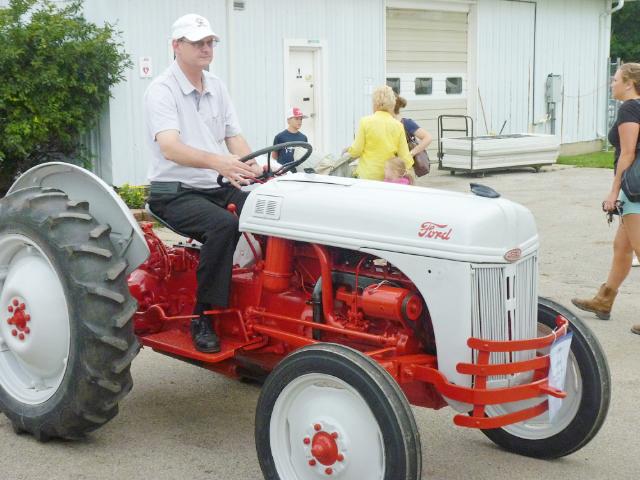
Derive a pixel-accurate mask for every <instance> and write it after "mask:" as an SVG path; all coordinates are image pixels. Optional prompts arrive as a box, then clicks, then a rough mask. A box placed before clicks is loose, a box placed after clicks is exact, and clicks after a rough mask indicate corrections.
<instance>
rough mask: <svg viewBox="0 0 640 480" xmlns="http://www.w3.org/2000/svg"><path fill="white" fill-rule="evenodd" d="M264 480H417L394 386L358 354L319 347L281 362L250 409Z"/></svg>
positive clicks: (410, 435) (406, 418)
mask: <svg viewBox="0 0 640 480" xmlns="http://www.w3.org/2000/svg"><path fill="white" fill-rule="evenodd" d="M255 440H256V448H257V452H258V460H259V462H260V467H261V468H262V473H263V474H264V477H265V479H268V480H286V479H292V478H296V479H299V480H311V479H317V478H332V477H333V476H335V477H336V478H338V477H339V478H341V479H344V480H362V479H367V480H392V479H393V480H417V479H419V478H420V470H421V449H420V437H419V434H418V430H417V427H416V424H415V420H414V417H413V413H412V412H411V408H410V406H409V403H408V402H407V399H406V398H405V396H404V394H403V393H402V391H401V390H400V388H399V387H398V385H397V383H396V382H395V381H394V380H393V378H392V377H391V376H390V375H389V373H387V372H386V371H385V370H384V369H383V368H382V367H380V366H379V365H378V364H377V363H375V362H374V361H373V360H371V359H370V358H368V357H366V356H364V355H363V354H361V353H360V352H358V351H356V350H353V349H350V348H347V347H344V346H341V345H335V344H329V343H319V344H316V345H312V346H309V347H305V348H302V349H300V350H297V351H296V352H294V353H292V354H291V355H289V356H288V357H287V358H285V359H284V360H283V361H282V362H281V363H280V364H279V365H278V366H277V367H276V369H275V370H274V371H273V372H272V373H271V375H270V376H269V377H268V378H267V381H266V382H265V384H264V386H263V388H262V393H261V395H260V399H259V400H258V406H257V409H256V433H255Z"/></svg>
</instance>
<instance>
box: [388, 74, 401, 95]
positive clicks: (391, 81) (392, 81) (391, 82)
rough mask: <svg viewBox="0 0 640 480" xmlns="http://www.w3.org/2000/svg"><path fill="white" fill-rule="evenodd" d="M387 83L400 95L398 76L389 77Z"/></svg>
mask: <svg viewBox="0 0 640 480" xmlns="http://www.w3.org/2000/svg"><path fill="white" fill-rule="evenodd" d="M387 85H388V86H390V87H391V88H392V89H393V91H394V92H396V94H397V95H400V79H399V78H397V77H395V78H394V77H392V78H387Z"/></svg>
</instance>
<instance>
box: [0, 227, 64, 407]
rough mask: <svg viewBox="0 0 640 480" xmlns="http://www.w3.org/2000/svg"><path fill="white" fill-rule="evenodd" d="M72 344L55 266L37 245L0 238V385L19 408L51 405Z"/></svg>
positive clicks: (10, 236)
mask: <svg viewBox="0 0 640 480" xmlns="http://www.w3.org/2000/svg"><path fill="white" fill-rule="evenodd" d="M16 304H17V305H16ZM69 344H70V333H69V309H68V307H67V302H66V298H65V295H64V289H63V287H62V282H61V281H60V278H59V276H58V274H57V273H56V270H55V269H54V267H53V265H52V264H51V262H50V261H49V259H48V258H47V256H46V255H45V254H44V252H43V251H42V249H41V248H40V247H39V246H38V245H37V244H36V243H35V242H34V241H33V240H31V239H29V238H27V237H25V236H23V235H18V234H7V235H4V236H2V237H0V386H2V388H3V389H4V390H5V391H6V392H7V393H8V394H9V395H11V396H12V397H13V398H14V399H15V400H17V401H18V402H21V403H26V404H31V405H37V404H40V403H43V402H45V401H47V400H48V399H49V398H51V397H52V396H53V394H54V393H55V392H56V391H57V390H58V387H60V384H61V383H62V379H63V378H64V374H65V371H66V367H67V359H68V357H69Z"/></svg>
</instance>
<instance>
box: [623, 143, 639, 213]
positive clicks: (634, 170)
mask: <svg viewBox="0 0 640 480" xmlns="http://www.w3.org/2000/svg"><path fill="white" fill-rule="evenodd" d="M622 191H623V192H624V194H625V195H626V196H627V198H628V199H629V200H630V201H632V202H640V153H638V156H637V157H636V159H635V160H634V161H633V163H632V164H631V165H630V166H629V168H627V169H626V170H625V171H624V173H623V174H622Z"/></svg>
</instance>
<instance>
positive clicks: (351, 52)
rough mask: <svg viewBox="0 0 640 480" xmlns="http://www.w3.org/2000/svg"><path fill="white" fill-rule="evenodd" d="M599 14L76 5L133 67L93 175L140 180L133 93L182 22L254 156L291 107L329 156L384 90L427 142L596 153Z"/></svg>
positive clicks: (297, 5) (351, 5) (495, 6)
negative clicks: (445, 137)
mask: <svg viewBox="0 0 640 480" xmlns="http://www.w3.org/2000/svg"><path fill="white" fill-rule="evenodd" d="M612 3H614V4H615V3H621V2H619V1H614V2H611V1H607V0H532V1H513V0H450V1H444V0H443V1H426V0H425V1H420V0H386V1H385V0H306V1H300V0H241V1H231V0H108V1H107V0H85V15H86V17H87V18H88V19H89V20H91V21H93V22H96V23H102V22H103V21H108V22H110V23H115V24H116V25H117V27H118V29H120V30H121V31H122V38H123V41H124V44H125V48H126V50H127V52H128V53H129V54H130V55H131V57H132V60H133V61H134V64H135V66H134V68H133V69H132V70H131V71H129V72H128V74H127V80H126V81H125V82H123V83H121V84H119V85H118V86H116V88H115V89H114V91H113V95H114V98H113V99H112V100H111V101H110V104H109V108H108V110H107V111H106V112H105V114H104V117H103V121H102V122H101V128H100V131H99V132H97V133H96V135H95V138H94V141H95V143H94V149H95V150H96V151H97V152H98V161H97V164H96V170H97V172H98V173H99V174H100V175H101V176H102V177H103V178H105V180H107V181H109V182H112V183H113V184H114V185H120V184H122V183H125V182H129V183H133V184H142V183H145V182H146V169H147V164H148V153H147V147H146V143H145V136H144V133H143V132H144V131H143V118H142V95H143V92H144V90H145V88H146V87H147V85H148V84H149V83H150V82H151V80H152V78H153V77H154V76H155V75H157V74H159V73H160V72H161V71H162V70H164V69H165V68H166V67H167V66H168V65H169V64H170V62H171V61H172V54H171V48H170V42H169V34H170V26H171V24H172V22H173V21H174V20H175V19H176V18H177V17H179V16H180V15H183V14H185V13H193V12H195V13H199V14H201V15H203V16H205V17H207V18H209V20H210V21H211V22H212V25H213V28H214V31H216V32H217V33H218V34H219V35H220V37H221V39H222V41H221V43H220V44H219V45H218V47H217V49H216V52H215V55H216V58H215V60H214V64H213V66H212V71H213V72H215V73H216V74H217V75H219V76H220V77H221V78H222V79H223V80H225V81H226V83H227V85H228V86H229V90H230V92H231V95H232V98H233V99H234V103H235V105H236V108H237V110H238V113H239V116H240V121H241V124H242V126H243V130H244V134H245V136H246V137H247V139H248V140H249V143H250V145H251V146H252V147H254V148H255V149H257V148H261V147H263V146H266V145H270V144H271V143H272V141H273V137H274V135H275V134H276V133H277V132H278V131H280V130H282V129H283V128H284V126H285V122H284V118H283V117H284V111H285V109H286V107H287V106H289V105H293V106H298V107H300V108H302V109H303V110H304V111H305V112H306V113H307V114H309V115H310V117H311V118H310V119H309V120H305V123H304V125H303V132H305V133H306V134H307V135H308V136H309V138H310V140H311V142H312V144H313V145H314V148H315V150H316V151H319V152H324V153H334V154H335V153H339V152H340V150H341V149H342V148H343V147H344V146H346V145H348V144H350V143H351V141H352V139H353V136H354V133H355V129H356V127H357V124H358V119H359V118H360V117H361V116H363V115H366V114H369V113H370V110H371V105H370V94H371V91H372V89H373V88H374V87H375V86H377V85H380V84H383V83H384V82H385V80H387V81H388V82H389V83H390V84H392V85H393V86H394V87H395V88H399V91H400V93H401V95H403V96H405V97H406V98H407V100H408V109H407V110H408V111H407V112H406V115H405V116H409V117H412V118H414V119H415V120H416V121H418V123H419V124H421V125H422V126H423V127H425V128H427V129H428V130H430V131H431V132H432V133H433V134H434V136H435V135H436V118H437V116H438V115H440V114H461V115H469V116H470V117H471V118H472V119H473V120H474V126H475V134H476V135H481V134H486V133H488V132H489V133H491V132H495V133H498V132H500V131H502V132H503V133H525V132H539V133H544V132H546V133H555V134H557V135H559V136H560V140H561V143H562V144H563V145H564V147H565V150H568V149H570V148H571V147H573V150H574V151H575V150H576V149H582V150H585V149H586V150H589V149H591V150H595V149H597V148H598V146H599V145H600V139H602V138H603V137H604V136H605V134H606V131H605V130H606V96H607V88H608V82H609V80H608V74H607V67H608V60H607V57H608V52H609V38H610V30H611V27H610V25H611V13H610V12H611V8H612ZM145 67H146V68H145ZM549 75H554V76H556V77H552V78H554V82H552V83H553V89H552V90H553V91H550V90H549V89H547V88H546V85H547V80H548V77H549ZM552 102H553V103H552ZM450 125H451V124H448V126H450ZM435 143H436V142H434V146H435Z"/></svg>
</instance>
